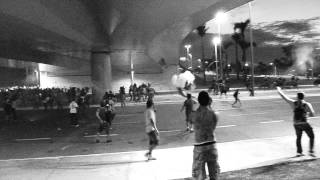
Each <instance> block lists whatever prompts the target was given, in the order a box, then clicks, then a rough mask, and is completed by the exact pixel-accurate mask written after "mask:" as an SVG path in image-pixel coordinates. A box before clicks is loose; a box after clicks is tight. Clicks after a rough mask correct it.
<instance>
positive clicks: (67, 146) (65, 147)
mask: <svg viewBox="0 0 320 180" xmlns="http://www.w3.org/2000/svg"><path fill="white" fill-rule="evenodd" d="M71 146H72V145H71V144H70V145H66V146H63V147H62V148H61V150H62V151H64V150H66V149H67V148H69V147H71Z"/></svg>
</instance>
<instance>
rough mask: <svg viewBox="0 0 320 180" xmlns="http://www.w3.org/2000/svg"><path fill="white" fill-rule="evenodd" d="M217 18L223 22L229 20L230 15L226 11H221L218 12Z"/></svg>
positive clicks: (219, 21)
mask: <svg viewBox="0 0 320 180" xmlns="http://www.w3.org/2000/svg"><path fill="white" fill-rule="evenodd" d="M215 19H216V22H217V23H223V22H226V21H227V19H228V17H227V14H226V13H224V12H222V11H220V12H218V13H217V14H216V16H215Z"/></svg>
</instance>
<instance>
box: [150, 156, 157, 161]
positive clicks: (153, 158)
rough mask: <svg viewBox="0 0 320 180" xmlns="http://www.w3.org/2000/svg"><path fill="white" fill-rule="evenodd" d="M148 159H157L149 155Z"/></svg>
mask: <svg viewBox="0 0 320 180" xmlns="http://www.w3.org/2000/svg"><path fill="white" fill-rule="evenodd" d="M148 160H157V159H156V158H155V157H152V156H149V157H148Z"/></svg>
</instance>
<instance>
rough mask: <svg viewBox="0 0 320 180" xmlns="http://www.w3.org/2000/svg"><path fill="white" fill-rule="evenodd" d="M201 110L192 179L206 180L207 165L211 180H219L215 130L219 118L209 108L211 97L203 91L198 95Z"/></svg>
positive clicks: (196, 121)
mask: <svg viewBox="0 0 320 180" xmlns="http://www.w3.org/2000/svg"><path fill="white" fill-rule="evenodd" d="M198 102H199V104H200V106H199V108H198V109H197V110H196V112H195V118H194V134H195V143H194V149H193V164H192V177H193V178H194V179H196V180H204V179H206V176H207V175H206V168H205V166H206V165H207V168H208V171H209V177H210V180H217V179H218V175H219V173H220V166H219V163H218V151H217V147H216V139H215V129H216V126H217V122H218V118H217V116H216V114H215V112H214V111H213V110H212V109H211V108H210V107H209V103H210V96H209V94H208V93H207V92H205V91H201V92H200V93H199V95H198Z"/></svg>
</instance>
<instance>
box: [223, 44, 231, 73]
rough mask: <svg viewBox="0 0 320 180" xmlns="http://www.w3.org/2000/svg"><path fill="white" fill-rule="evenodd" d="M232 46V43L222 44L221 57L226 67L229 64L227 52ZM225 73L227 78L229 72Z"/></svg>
mask: <svg viewBox="0 0 320 180" xmlns="http://www.w3.org/2000/svg"><path fill="white" fill-rule="evenodd" d="M232 45H233V43H232V42H231V41H225V42H223V43H222V55H224V57H225V62H226V66H228V64H229V62H228V53H227V50H228V49H229V47H231V46H232ZM225 69H227V68H226V67H225ZM226 72H227V75H228V76H229V71H228V70H226Z"/></svg>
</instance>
